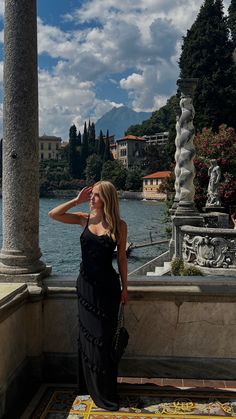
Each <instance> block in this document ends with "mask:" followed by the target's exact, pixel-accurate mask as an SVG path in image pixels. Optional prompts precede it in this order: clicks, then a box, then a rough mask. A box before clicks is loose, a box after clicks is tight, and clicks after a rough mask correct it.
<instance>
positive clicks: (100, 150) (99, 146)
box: [97, 130, 105, 158]
mask: <svg viewBox="0 0 236 419" xmlns="http://www.w3.org/2000/svg"><path fill="white" fill-rule="evenodd" d="M104 151H105V142H104V137H103V132H102V130H100V134H99V138H98V140H97V154H98V155H99V156H101V157H102V158H103V155H104Z"/></svg>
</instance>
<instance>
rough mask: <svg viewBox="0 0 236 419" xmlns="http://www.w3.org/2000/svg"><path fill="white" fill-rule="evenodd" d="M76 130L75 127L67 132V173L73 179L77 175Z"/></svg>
mask: <svg viewBox="0 0 236 419" xmlns="http://www.w3.org/2000/svg"><path fill="white" fill-rule="evenodd" d="M76 140H77V129H76V126H75V125H72V126H71V127H70V131H69V153H68V157H69V173H70V175H71V176H72V177H73V178H74V177H76V175H77V167H76V166H77V155H76Z"/></svg>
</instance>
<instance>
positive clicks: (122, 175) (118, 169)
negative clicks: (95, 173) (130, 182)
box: [101, 160, 127, 190]
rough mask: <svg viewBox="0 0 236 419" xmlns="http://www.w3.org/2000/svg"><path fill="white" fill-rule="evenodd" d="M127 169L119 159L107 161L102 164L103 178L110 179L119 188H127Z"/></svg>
mask: <svg viewBox="0 0 236 419" xmlns="http://www.w3.org/2000/svg"><path fill="white" fill-rule="evenodd" d="M126 176H127V169H126V168H125V167H124V166H123V164H122V163H121V162H120V161H118V160H114V161H106V162H105V163H103V166H102V174H101V178H102V180H109V181H110V182H112V183H113V184H114V185H115V187H116V188H117V189H120V190H125V182H126Z"/></svg>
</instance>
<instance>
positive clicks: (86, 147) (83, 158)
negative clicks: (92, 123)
mask: <svg viewBox="0 0 236 419" xmlns="http://www.w3.org/2000/svg"><path fill="white" fill-rule="evenodd" d="M88 156H89V145H88V130H87V124H86V121H85V123H84V133H83V142H82V146H81V175H82V177H83V178H84V176H85V169H86V160H87V158H88Z"/></svg>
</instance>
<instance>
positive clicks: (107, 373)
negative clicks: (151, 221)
mask: <svg viewBox="0 0 236 419" xmlns="http://www.w3.org/2000/svg"><path fill="white" fill-rule="evenodd" d="M87 201H90V209H91V212H90V213H84V212H73V213H68V210H70V209H71V208H73V207H75V206H77V205H79V204H82V203H84V202H87ZM49 216H50V217H51V218H53V219H55V220H57V221H61V222H63V223H69V224H80V225H81V226H82V227H83V228H84V230H83V232H82V234H81V236H80V242H81V250H82V263H81V265H80V274H79V277H78V281H77V293H78V301H79V368H78V369H79V374H78V382H79V391H80V393H81V394H82V393H83V392H85V393H86V392H88V393H89V394H90V395H91V397H92V399H93V401H94V402H95V403H96V405H97V406H99V407H101V408H103V409H107V410H118V408H119V406H118V397H117V388H116V387H117V364H116V363H115V362H114V361H113V360H112V358H111V349H112V340H113V337H114V334H115V331H116V327H117V314H118V310H119V304H120V302H122V303H123V304H126V303H127V301H128V292H127V259H126V240H127V226H126V223H125V222H124V221H123V220H121V219H120V214H119V202H118V196H117V192H116V189H115V187H114V186H113V184H112V183H110V182H107V181H101V182H98V183H96V184H95V185H94V186H93V187H86V188H84V189H82V191H81V192H80V193H79V195H78V196H77V197H76V198H75V199H72V200H71V201H69V202H66V203H65V204H62V205H59V206H58V207H56V208H54V209H52V210H51V211H50V212H49ZM116 246H117V262H118V270H119V274H120V278H121V285H122V290H121V288H120V280H119V275H118V273H117V272H116V271H115V270H114V268H113V266H112V257H113V252H114V249H115V247H116Z"/></svg>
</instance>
